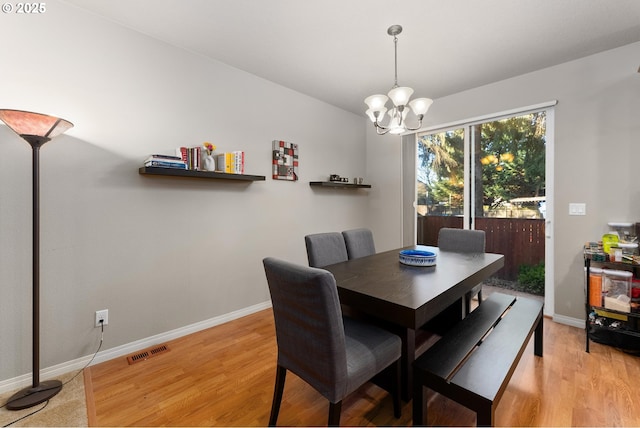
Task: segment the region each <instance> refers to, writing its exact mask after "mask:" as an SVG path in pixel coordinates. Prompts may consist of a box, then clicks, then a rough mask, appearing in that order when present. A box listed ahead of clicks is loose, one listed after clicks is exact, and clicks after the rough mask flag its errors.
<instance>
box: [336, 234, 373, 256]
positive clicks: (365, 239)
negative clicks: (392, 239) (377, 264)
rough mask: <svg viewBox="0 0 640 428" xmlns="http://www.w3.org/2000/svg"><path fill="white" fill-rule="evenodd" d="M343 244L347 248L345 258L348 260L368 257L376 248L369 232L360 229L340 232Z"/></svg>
mask: <svg viewBox="0 0 640 428" xmlns="http://www.w3.org/2000/svg"><path fill="white" fill-rule="evenodd" d="M342 236H343V237H344V243H345V245H346V246H347V256H348V257H349V260H351V259H359V258H360V257H365V256H370V255H372V254H375V253H376V246H375V243H374V241H373V233H371V230H369V229H365V228H360V229H350V230H345V231H343V232H342Z"/></svg>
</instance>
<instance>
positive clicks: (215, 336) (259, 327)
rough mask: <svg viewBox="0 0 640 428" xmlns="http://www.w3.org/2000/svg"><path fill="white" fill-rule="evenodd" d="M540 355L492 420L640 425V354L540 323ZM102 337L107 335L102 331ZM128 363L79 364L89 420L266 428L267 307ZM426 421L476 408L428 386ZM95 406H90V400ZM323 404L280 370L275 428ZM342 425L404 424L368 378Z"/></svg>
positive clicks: (529, 356) (445, 421)
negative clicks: (82, 369)
mask: <svg viewBox="0 0 640 428" xmlns="http://www.w3.org/2000/svg"><path fill="white" fill-rule="evenodd" d="M544 328H545V332H544V333H545V334H544V357H543V358H538V357H534V355H533V343H529V345H528V347H527V349H526V350H525V352H524V355H523V356H522V359H521V360H520V364H519V365H518V368H517V369H516V371H515V373H514V375H513V377H512V379H511V382H510V383H509V386H508V388H507V390H506V392H505V394H504V396H503V397H502V400H501V402H500V405H499V406H498V408H497V411H496V418H497V421H496V425H497V426H640V405H638V403H640V358H639V357H636V356H632V355H628V354H625V353H623V352H620V351H618V350H616V349H613V348H611V347H608V346H603V345H599V344H596V343H592V344H591V352H590V353H586V352H585V351H584V331H583V330H581V329H577V328H573V327H569V326H566V325H562V324H556V323H554V322H553V321H551V320H550V319H545V327H544ZM107 334H108V333H107ZM168 345H169V347H170V351H169V352H166V353H163V354H160V355H157V356H155V357H153V358H150V359H148V360H146V361H143V362H139V363H136V364H133V365H129V364H128V362H127V360H126V358H125V357H121V358H118V359H115V360H112V361H107V362H104V363H101V364H97V365H95V366H92V367H89V368H87V369H86V372H85V377H86V378H87V381H86V383H87V386H88V389H87V399H88V401H91V403H90V404H89V405H88V408H89V413H90V414H89V424H90V426H160V425H162V426H265V425H266V424H267V421H268V418H269V411H270V407H271V398H272V394H273V384H274V378H275V361H276V352H277V349H276V343H275V329H274V324H273V315H272V312H271V310H270V309H268V310H264V311H261V312H258V313H255V314H252V315H249V316H246V317H244V318H241V319H239V320H235V321H232V322H229V323H227V324H224V325H221V326H217V327H214V328H211V329H208V330H205V331H202V332H198V333H195V334H192V335H189V336H186V337H183V338H180V339H177V340H174V341H171V342H169V343H168ZM427 399H428V405H429V419H428V421H427V422H428V424H429V425H447V426H470V425H475V414H474V413H473V412H471V411H469V410H468V409H465V408H463V407H462V406H460V405H458V404H456V403H454V402H452V401H450V400H447V399H446V398H443V397H441V396H439V395H436V394H434V393H432V392H431V391H428V394H427ZM92 404H93V405H92ZM327 412H328V404H327V401H326V400H325V399H324V398H323V397H322V396H320V394H318V393H317V392H316V391H314V390H313V389H312V388H311V387H310V386H308V385H307V384H306V383H304V382H303V381H302V380H301V379H299V378H297V377H296V376H295V375H292V374H291V373H289V374H288V375H287V383H286V386H285V391H284V398H283V403H282V407H281V411H280V417H279V419H278V425H280V426H317V425H325V424H326V420H327ZM341 424H342V425H345V426H346V425H349V426H367V425H378V426H379V425H384V426H406V425H411V402H409V403H403V409H402V417H401V418H400V419H395V418H394V417H393V409H392V403H391V399H390V397H389V396H388V394H387V393H386V392H385V391H383V390H381V389H380V388H378V387H377V386H375V385H372V384H366V385H365V386H363V387H362V388H361V389H360V390H358V391H357V392H356V393H354V394H352V395H351V396H349V397H348V398H347V399H346V400H345V402H344V403H343V408H342V418H341Z"/></svg>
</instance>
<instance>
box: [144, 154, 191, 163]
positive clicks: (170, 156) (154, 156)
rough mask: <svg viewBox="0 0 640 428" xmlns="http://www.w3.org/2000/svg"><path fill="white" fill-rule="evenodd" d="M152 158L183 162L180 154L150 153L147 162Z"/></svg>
mask: <svg viewBox="0 0 640 428" xmlns="http://www.w3.org/2000/svg"><path fill="white" fill-rule="evenodd" d="M150 160H156V161H169V162H182V158H181V157H180V156H172V155H161V154H157V153H154V154H151V155H149V157H148V158H147V159H145V162H147V161H150Z"/></svg>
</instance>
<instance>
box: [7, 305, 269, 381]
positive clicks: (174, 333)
mask: <svg viewBox="0 0 640 428" xmlns="http://www.w3.org/2000/svg"><path fill="white" fill-rule="evenodd" d="M270 307H271V301H266V302H262V303H258V304H257V305H253V306H249V307H247V308H243V309H240V310H237V311H234V312H230V313H228V314H224V315H220V316H217V317H214V318H210V319H208V320H204V321H200V322H197V323H194V324H190V325H187V326H184V327H180V328H177V329H175V330H171V331H167V332H165V333H160V334H156V335H155V336H150V337H147V338H145V339H140V340H136V341H135V342H131V343H127V344H124V345H120V346H116V347H115V348H111V349H106V350H104V351H101V352H98V354H97V355H96V357H95V358H94V360H93V361H92V362H91V365H94V364H98V363H102V362H104V361H108V360H111V359H114V358H118V357H121V356H123V355H128V354H131V353H133V352H136V351H139V350H140V349H145V348H148V347H150V346H153V345H157V344H158V343H162V342H167V341H170V340H173V339H177V338H179V337H182V336H186V335H188V334H191V333H195V332H198V331H201V330H205V329H207V328H211V327H215V326H217V325H220V324H224V323H226V322H229V321H233V320H235V319H238V318H242V317H244V316H247V315H251V314H253V313H255V312H259V311H261V310H263V309H267V308H270ZM91 357H93V355H87V356H85V357H81V358H77V359H75V360H72V361H67V362H64V363H61V364H57V365H55V366H52V367H47V368H45V369H42V370H40V378H41V379H42V380H47V379H52V378H56V377H58V376H60V375H63V374H65V373H69V372H71V371H74V370H81V369H82V368H83V367H84V366H86V365H87V364H88V363H89V361H91ZM31 379H32V377H31V373H27V374H24V375H21V376H18V377H14V378H11V379H6V380H3V381H0V394H2V393H5V392H8V391H13V390H17V389H20V388H24V387H27V386H29V385H30V384H31Z"/></svg>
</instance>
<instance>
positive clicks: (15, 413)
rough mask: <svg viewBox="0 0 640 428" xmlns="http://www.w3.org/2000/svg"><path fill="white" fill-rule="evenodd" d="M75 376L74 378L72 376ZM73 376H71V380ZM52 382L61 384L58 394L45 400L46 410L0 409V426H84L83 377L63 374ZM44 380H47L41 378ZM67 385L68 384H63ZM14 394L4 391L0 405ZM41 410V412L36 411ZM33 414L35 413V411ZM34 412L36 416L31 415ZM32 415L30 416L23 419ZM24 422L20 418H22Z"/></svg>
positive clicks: (36, 408) (37, 407)
mask: <svg viewBox="0 0 640 428" xmlns="http://www.w3.org/2000/svg"><path fill="white" fill-rule="evenodd" d="M76 374H77V376H76ZM74 376H75V377H74ZM56 379H58V380H60V381H62V383H63V384H64V386H63V387H62V391H60V392H59V393H58V394H57V395H55V396H54V397H52V398H51V399H50V400H49V404H47V406H46V407H44V408H42V407H43V406H44V403H42V404H38V405H37V406H34V407H32V408H29V409H23V410H7V409H5V408H4V407H2V408H1V409H0V426H2V427H4V426H12V427H86V426H88V421H87V400H86V395H85V391H84V377H83V373H82V372H81V373H80V374H78V372H77V371H76V372H72V373H67V374H65V375H62V376H58V377H57V378H56ZM42 380H47V379H42ZM67 382H68V383H67ZM15 392H17V391H12V392H7V393H5V394H1V395H0V405H2V406H4V404H5V403H6V402H7V400H8V399H9V397H11V396H12V395H13V394H14V393H15ZM40 408H42V410H40V411H37V410H38V409H40ZM36 411H37V412H36ZM34 412H36V413H34ZM30 413H34V414H33V415H31V416H27V415H29V414H30ZM23 417H24V419H21V418H23Z"/></svg>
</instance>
